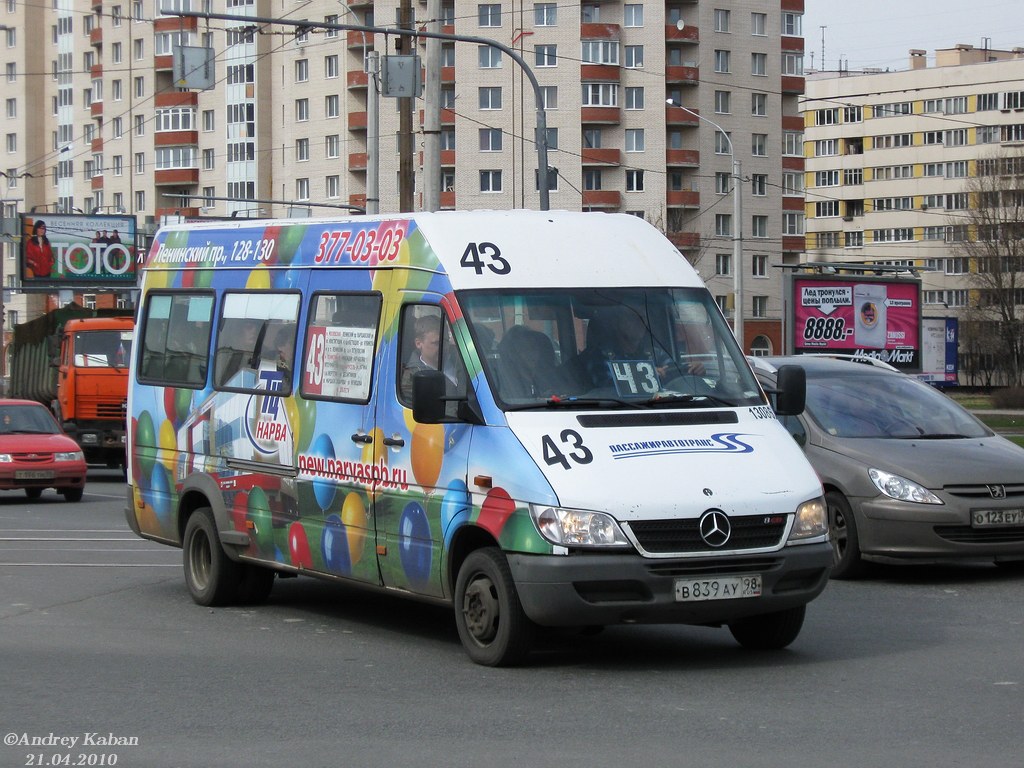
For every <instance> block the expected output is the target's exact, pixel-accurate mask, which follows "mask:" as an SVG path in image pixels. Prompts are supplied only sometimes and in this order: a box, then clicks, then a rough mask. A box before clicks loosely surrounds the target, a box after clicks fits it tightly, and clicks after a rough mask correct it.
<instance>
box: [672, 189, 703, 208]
mask: <svg viewBox="0 0 1024 768" xmlns="http://www.w3.org/2000/svg"><path fill="white" fill-rule="evenodd" d="M665 205H666V206H668V207H669V208H700V192H694V191H691V190H687V189H670V190H669V191H668V192H667V193H666V194H665Z"/></svg>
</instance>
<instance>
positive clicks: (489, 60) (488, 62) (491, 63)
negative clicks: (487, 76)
mask: <svg viewBox="0 0 1024 768" xmlns="http://www.w3.org/2000/svg"><path fill="white" fill-rule="evenodd" d="M477 60H478V61H479V63H480V69H500V68H501V51H500V50H499V49H498V48H494V47H493V46H490V45H481V46H479V47H478V48H477Z"/></svg>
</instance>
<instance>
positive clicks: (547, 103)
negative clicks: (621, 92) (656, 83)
mask: <svg viewBox="0 0 1024 768" xmlns="http://www.w3.org/2000/svg"><path fill="white" fill-rule="evenodd" d="M641 90H643V89H641ZM540 95H541V99H542V100H543V102H544V109H558V86H557V85H542V86H541V87H540Z"/></svg>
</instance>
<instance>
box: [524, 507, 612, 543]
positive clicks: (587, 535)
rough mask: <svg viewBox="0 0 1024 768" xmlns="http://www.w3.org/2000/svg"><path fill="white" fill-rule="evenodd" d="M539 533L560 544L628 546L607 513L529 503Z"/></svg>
mask: <svg viewBox="0 0 1024 768" xmlns="http://www.w3.org/2000/svg"><path fill="white" fill-rule="evenodd" d="M530 514H531V515H533V521H534V522H535V523H536V524H537V529H538V530H539V531H540V533H541V535H542V536H543V537H544V538H545V539H547V540H548V541H550V542H551V543H553V544H560V545H562V546H563V547H628V546H630V544H629V541H628V540H627V539H626V536H625V534H624V533H623V532H622V529H621V528H620V527H619V524H618V522H616V520H615V518H613V517H612V516H611V515H607V514H605V513H604V512H590V511H588V510H584V509H563V508H561V507H543V506H539V505H536V504H531V505H530Z"/></svg>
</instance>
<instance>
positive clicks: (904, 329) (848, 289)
mask: <svg viewBox="0 0 1024 768" xmlns="http://www.w3.org/2000/svg"><path fill="white" fill-rule="evenodd" d="M791 287H792V288H791V293H790V301H791V307H792V312H791V313H790V315H791V317H792V322H791V324H790V327H791V329H792V330H791V334H792V339H793V344H792V348H793V350H794V351H795V352H797V353H798V354H800V353H812V352H840V353H847V354H862V355H868V356H870V357H876V358H878V359H880V360H884V361H885V362H887V363H890V364H892V365H894V366H896V367H897V368H901V369H905V370H911V371H917V370H919V369H920V367H921V284H920V282H919V281H917V280H913V279H895V278H888V279H878V278H872V277H868V276H866V275H820V276H819V275H794V276H793V278H792V282H791Z"/></svg>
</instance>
